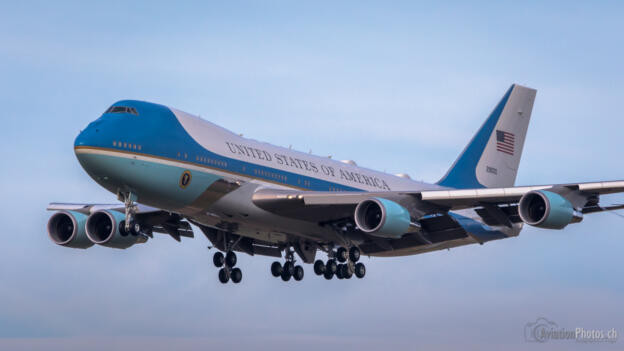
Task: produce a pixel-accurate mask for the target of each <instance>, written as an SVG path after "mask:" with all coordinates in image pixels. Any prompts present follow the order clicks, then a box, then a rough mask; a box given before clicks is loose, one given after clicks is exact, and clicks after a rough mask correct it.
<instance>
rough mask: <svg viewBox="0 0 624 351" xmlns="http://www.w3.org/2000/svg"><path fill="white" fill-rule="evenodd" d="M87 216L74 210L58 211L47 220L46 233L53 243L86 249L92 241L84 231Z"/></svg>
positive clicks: (91, 244)
mask: <svg viewBox="0 0 624 351" xmlns="http://www.w3.org/2000/svg"><path fill="white" fill-rule="evenodd" d="M86 220H87V216H86V215H84V214H82V213H80V212H76V211H58V212H56V213H55V214H53V215H52V217H50V219H49V220H48V235H49V236H50V239H52V241H54V243H55V244H58V245H61V246H67V247H71V248H74V249H87V248H90V247H91V246H93V243H92V242H91V240H89V238H88V237H87V233H86V232H85V222H86Z"/></svg>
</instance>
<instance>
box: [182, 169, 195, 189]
mask: <svg viewBox="0 0 624 351" xmlns="http://www.w3.org/2000/svg"><path fill="white" fill-rule="evenodd" d="M191 178H193V176H192V175H191V171H184V172H182V175H181V176H180V188H182V189H184V188H186V187H187V186H188V185H189V184H191Z"/></svg>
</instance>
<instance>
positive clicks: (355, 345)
mask: <svg viewBox="0 0 624 351" xmlns="http://www.w3.org/2000/svg"><path fill="white" fill-rule="evenodd" d="M622 33H624V4H623V3H622V2H616V1H613V2H609V1H604V2H594V3H588V2H575V1H565V2H564V1H555V2H543V1H522V2H518V1H500V2H492V3H487V2H478V1H476V2H470V3H469V4H465V3H463V2H444V3H442V2H435V3H420V2H415V1H408V2H402V1H396V2H372V1H343V2H325V1H315V2H306V3H303V2H301V3H295V2H288V1H284V2H280V1H266V2H260V1H228V2H209V1H198V2H184V1H180V2H171V1H149V2H148V1H145V2H126V1H106V2H93V3H89V4H87V3H86V2H82V1H76V2H73V1H58V2H49V1H46V2H33V1H19V2H17V1H13V2H8V1H4V2H1V3H0V105H1V106H2V112H1V113H0V116H1V118H2V127H1V128H0V139H1V140H2V141H3V147H2V148H0V157H1V159H2V160H3V161H4V162H3V167H2V172H0V190H1V192H2V194H3V197H4V198H3V201H2V202H0V223H2V228H3V230H2V234H1V235H2V238H3V240H2V244H0V348H2V349H12V350H33V349H41V350H44V349H45V350H56V349H58V350H71V349H76V350H81V349H85V348H88V349H93V350H109V349H114V348H120V349H135V348H138V347H142V348H150V349H153V350H168V349H171V348H173V347H175V348H176V349H178V350H193V349H198V348H203V349H205V348H217V347H225V348H228V349H242V348H251V349H272V350H282V349H284V350H285V349H291V348H293V347H296V348H297V349H302V350H318V349H321V348H327V347H339V348H341V349H345V350H352V349H353V350H355V349H357V350H377V349H380V348H391V347H392V348H394V349H399V350H402V349H410V350H411V349H421V348H432V347H435V348H436V349H439V350H455V349H463V350H466V349H468V350H498V349H501V348H502V347H505V348H506V349H509V350H526V349H536V350H540V349H552V348H564V349H573V350H576V349H578V350H584V349H590V348H592V349H594V348H599V349H605V350H608V349H621V348H622V343H624V318H623V317H622V316H623V315H624V304H623V303H622V300H623V299H622V298H623V297H624V282H623V281H622V279H621V277H622V276H623V275H624V265H622V264H621V263H622V259H621V257H622V254H621V252H622V251H623V249H624V237H623V236H622V230H621V228H622V226H623V225H624V218H622V217H620V216H619V215H617V214H614V213H603V214H595V215H591V216H587V217H586V218H585V219H584V221H583V222H582V223H580V224H575V225H570V226H569V227H568V228H566V229H565V230H562V231H548V230H543V229H536V228H528V227H527V228H526V229H524V230H523V231H522V233H521V234H520V236H519V237H517V238H512V239H507V240H501V241H495V242H489V243H487V244H485V245H483V246H478V245H477V246H466V247H461V248H455V249H451V250H450V251H440V252H434V253H429V254H424V255H417V256H410V257H401V258H370V259H369V258H364V262H365V264H366V265H367V275H366V278H365V279H363V280H359V279H351V280H349V281H338V280H336V279H334V280H332V281H325V280H324V279H322V278H319V277H316V276H314V274H313V272H312V268H311V267H310V266H308V267H305V268H306V277H305V279H304V280H303V281H302V282H299V283H294V282H289V283H284V282H282V281H281V280H279V279H275V278H272V277H271V275H270V273H269V266H270V264H271V262H272V261H273V259H270V258H263V257H250V256H246V255H242V254H241V255H238V256H239V265H240V267H241V268H242V269H243V282H242V283H241V284H239V285H234V284H227V285H221V284H220V283H219V282H218V280H217V270H216V269H215V268H214V267H213V266H212V263H211V258H212V251H209V250H208V249H207V246H208V245H209V242H208V241H207V240H206V239H205V238H204V237H203V236H202V235H201V234H200V233H197V235H196V238H195V239H183V241H182V243H177V242H175V241H173V240H172V239H171V238H169V237H166V236H157V237H156V238H154V240H150V241H149V242H148V243H146V244H144V245H136V246H134V247H131V248H129V249H127V250H114V249H109V248H104V247H92V248H90V249H88V250H72V249H68V248H64V247H60V246H56V245H55V244H53V243H52V242H51V241H50V240H49V239H48V236H47V233H46V229H45V226H46V222H47V219H48V218H49V216H50V213H48V212H46V211H45V208H46V205H47V204H48V203H49V202H53V201H57V202H90V203H98V202H99V203H110V202H112V201H115V196H114V195H113V194H111V193H108V192H107V191H106V190H104V189H103V188H100V187H99V186H98V185H97V184H96V183H95V182H93V181H92V180H91V179H90V178H89V177H88V176H87V174H86V173H85V172H84V171H83V170H82V169H81V168H80V165H79V164H78V162H77V160H76V158H75V155H74V153H73V141H74V138H75V137H76V136H77V134H78V133H79V131H80V130H81V128H84V127H85V126H86V125H87V124H88V123H89V122H90V121H92V120H94V119H96V118H98V117H99V116H100V115H101V113H102V112H103V111H104V110H105V109H106V108H107V107H108V106H110V105H111V104H112V103H113V102H115V101H118V100H121V99H141V100H147V101H152V102H158V103H162V104H165V105H168V106H172V107H176V108H178V109H181V110H184V111H187V112H190V113H193V114H198V115H200V116H202V118H204V119H207V120H210V121H212V122H214V123H217V124H219V125H221V126H223V127H226V128H228V129H230V130H233V131H235V132H237V133H243V134H244V135H245V136H246V137H251V138H254V139H258V140H262V141H268V142H271V143H274V144H276V145H281V146H289V145H292V147H293V148H294V149H297V150H302V151H306V152H307V151H310V150H312V152H313V153H315V154H318V155H332V156H333V157H334V158H336V159H354V160H356V161H357V162H358V164H359V165H362V166H365V167H369V168H375V169H379V170H383V171H387V172H389V173H402V172H404V173H409V174H410V175H411V176H412V178H414V179H418V180H424V181H427V182H435V181H437V180H438V179H439V178H440V177H441V176H442V175H443V174H444V173H445V171H446V170H447V168H448V167H449V166H450V165H451V164H452V162H453V161H454V160H455V158H456V157H457V155H458V154H459V152H460V151H461V150H462V149H463V147H464V146H465V144H466V143H467V142H468V141H469V140H470V138H471V137H472V135H473V133H474V132H475V131H476V130H477V128H478V127H479V126H480V125H481V123H482V122H483V120H484V119H485V118H486V116H487V115H488V114H489V112H490V111H491V110H492V109H493V108H494V105H495V104H496V103H497V102H498V100H499V99H500V98H501V97H502V95H503V94H504V92H505V91H506V90H507V88H508V87H509V86H510V85H511V84H512V83H518V84H522V85H527V86H530V87H532V88H535V89H537V90H538V93H537V99H536V102H535V107H534V110H533V115H532V121H531V122H532V123H531V125H530V127H529V132H528V135H527V139H526V143H525V149H524V154H523V158H522V162H521V164H520V170H519V173H518V179H517V182H516V184H518V185H527V184H550V183H566V182H581V181H596V180H614V179H622V178H624V166H623V165H622V162H621V157H620V156H619V149H620V145H621V144H622V139H621V131H622V130H623V129H624V121H623V119H622V101H624V84H623V83H624V68H623V66H622V62H624V45H623V44H624V42H623V41H624V37H623V36H622ZM603 201H604V202H605V203H607V204H608V203H618V202H621V201H624V197H621V196H620V197H618V196H609V197H604V198H603ZM623 212H624V211H623ZM540 317H543V318H546V319H548V320H550V321H552V322H555V323H557V325H558V326H559V327H560V328H565V329H575V328H577V327H581V328H584V329H602V330H609V329H611V328H615V329H616V330H617V331H618V332H619V333H620V334H621V337H620V338H619V340H618V341H617V342H616V343H601V344H594V343H590V344H584V343H576V342H574V341H565V340H553V341H549V342H548V343H546V344H539V343H528V342H526V341H525V338H524V328H525V325H526V324H527V323H532V322H535V321H536V320H537V319H538V318H540Z"/></svg>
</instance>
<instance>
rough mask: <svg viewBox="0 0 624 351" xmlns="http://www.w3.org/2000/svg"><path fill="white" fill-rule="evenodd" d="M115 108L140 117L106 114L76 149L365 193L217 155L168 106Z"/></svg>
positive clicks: (134, 104)
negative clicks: (132, 111)
mask: <svg viewBox="0 0 624 351" xmlns="http://www.w3.org/2000/svg"><path fill="white" fill-rule="evenodd" d="M113 106H128V107H134V108H135V109H136V110H137V111H138V112H139V115H138V116H136V115H133V114H129V113H105V114H103V115H102V116H101V117H100V118H99V119H97V120H96V121H94V122H92V123H91V124H89V126H88V127H87V128H86V129H85V130H84V131H82V132H81V133H80V135H79V136H78V137H77V138H76V141H75V143H74V147H75V148H77V149H78V148H81V147H90V148H100V149H106V150H111V151H112V150H115V151H119V152H128V153H134V154H139V155H146V156H152V157H157V158H162V159H168V160H172V161H176V162H181V163H186V164H193V165H196V166H198V167H203V168H205V169H207V170H209V169H216V170H220V171H223V172H228V173H234V174H239V175H243V176H246V177H249V178H256V179H261V180H264V181H267V182H271V183H279V184H282V185H284V186H289V187H293V188H301V189H305V190H317V191H328V190H329V189H334V190H339V191H363V190H362V189H358V188H355V187H350V186H346V185H343V184H339V183H334V182H329V181H325V180H322V179H317V178H314V177H309V176H305V175H301V174H297V173H292V172H287V171H283V170H280V169H275V168H271V167H266V166H262V165H258V164H252V163H249V162H244V161H240V160H236V159H233V158H229V157H224V156H222V155H219V154H216V153H214V152H212V151H210V150H207V149H206V148H204V147H203V146H202V145H200V144H198V143H197V142H196V141H195V140H194V139H193V138H192V137H191V136H190V135H189V134H188V133H187V132H186V130H185V129H184V127H183V126H182V125H181V124H180V122H179V121H178V119H177V118H176V116H175V115H174V114H173V112H172V111H171V110H170V109H169V108H168V107H166V106H163V105H159V104H154V103H148V102H142V101H135V100H123V101H119V102H117V103H115V104H113ZM156 138H157V139H156ZM114 142H115V144H113V143H114ZM119 142H121V143H119ZM124 145H136V146H139V147H140V150H139V149H138V147H127V146H126V147H124ZM197 156H202V157H209V158H210V159H212V160H214V161H216V162H214V163H213V164H210V165H206V164H204V163H201V162H198V161H196V157H197ZM271 173H272V174H277V175H280V176H283V177H282V178H280V179H279V180H278V179H274V178H272V177H271V176H270V174H271Z"/></svg>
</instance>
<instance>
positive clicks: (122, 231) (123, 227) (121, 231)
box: [119, 220, 130, 236]
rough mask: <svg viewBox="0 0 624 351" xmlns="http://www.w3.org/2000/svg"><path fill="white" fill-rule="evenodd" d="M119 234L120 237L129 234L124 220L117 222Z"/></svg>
mask: <svg viewBox="0 0 624 351" xmlns="http://www.w3.org/2000/svg"><path fill="white" fill-rule="evenodd" d="M119 234H121V236H128V234H130V233H128V232H127V231H126V221H125V220H123V221H121V222H119Z"/></svg>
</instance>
